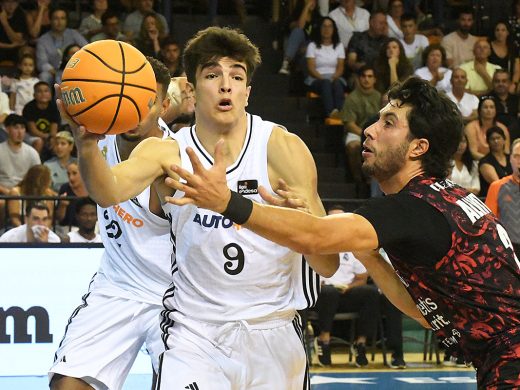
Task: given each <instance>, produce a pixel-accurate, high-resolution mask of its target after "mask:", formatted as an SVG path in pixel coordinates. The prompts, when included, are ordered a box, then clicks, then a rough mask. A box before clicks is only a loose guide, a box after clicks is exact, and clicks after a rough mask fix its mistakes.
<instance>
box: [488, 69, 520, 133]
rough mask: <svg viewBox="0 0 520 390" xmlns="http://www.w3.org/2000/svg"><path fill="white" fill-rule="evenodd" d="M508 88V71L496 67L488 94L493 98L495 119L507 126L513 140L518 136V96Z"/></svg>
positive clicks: (519, 106) (519, 103) (509, 80)
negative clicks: (491, 87)
mask: <svg viewBox="0 0 520 390" xmlns="http://www.w3.org/2000/svg"><path fill="white" fill-rule="evenodd" d="M510 90H511V75H510V73H509V72H508V71H507V70H505V69H497V70H496V71H495V74H494V75H493V90H492V91H491V93H490V94H489V95H490V96H492V97H494V98H495V104H496V110H497V121H498V122H500V123H503V124H504V126H506V127H507V129H508V130H509V135H510V137H511V140H514V139H516V138H519V137H520V123H519V118H518V114H519V108H520V98H519V96H518V95H516V94H513V93H511V92H509V91H510Z"/></svg>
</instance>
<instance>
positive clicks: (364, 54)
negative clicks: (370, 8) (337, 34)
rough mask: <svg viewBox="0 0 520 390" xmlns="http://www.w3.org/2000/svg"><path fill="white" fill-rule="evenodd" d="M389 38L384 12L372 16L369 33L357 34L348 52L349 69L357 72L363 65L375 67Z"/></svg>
mask: <svg viewBox="0 0 520 390" xmlns="http://www.w3.org/2000/svg"><path fill="white" fill-rule="evenodd" d="M387 36H388V24H387V22H386V15H385V14H384V13H383V12H379V11H376V12H373V13H372V14H371V15H370V19H369V27H368V30H367V31H363V32H360V33H358V32H355V33H354V35H353V36H352V38H351V39H350V42H349V45H348V50H347V64H348V67H349V68H350V69H351V70H353V71H357V70H358V69H359V68H361V67H362V66H363V65H369V66H374V64H375V61H376V59H377V56H378V55H379V50H380V48H381V46H382V45H383V43H384V42H385V40H386V38H387Z"/></svg>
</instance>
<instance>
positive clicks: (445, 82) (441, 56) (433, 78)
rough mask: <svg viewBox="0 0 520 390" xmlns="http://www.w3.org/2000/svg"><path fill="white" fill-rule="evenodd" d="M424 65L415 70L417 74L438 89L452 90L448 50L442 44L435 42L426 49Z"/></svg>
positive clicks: (443, 90) (445, 91)
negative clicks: (447, 59)
mask: <svg viewBox="0 0 520 390" xmlns="http://www.w3.org/2000/svg"><path fill="white" fill-rule="evenodd" d="M423 63H424V66H423V67H421V68H419V69H417V70H416V71H415V75H416V76H419V77H420V78H422V79H424V80H426V81H429V82H430V84H431V85H433V86H434V87H435V88H436V89H437V91H442V92H444V93H447V92H450V91H451V69H448V68H447V67H446V66H445V65H446V51H445V50H444V48H443V47H442V46H441V45H438V44H433V45H430V46H428V47H427V48H426V49H424V52H423Z"/></svg>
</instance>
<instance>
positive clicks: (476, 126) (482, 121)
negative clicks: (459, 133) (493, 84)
mask: <svg viewBox="0 0 520 390" xmlns="http://www.w3.org/2000/svg"><path fill="white" fill-rule="evenodd" d="M477 110H478V119H476V120H473V121H471V122H469V123H468V124H467V125H466V127H465V128H464V132H465V133H466V136H467V137H468V145H469V150H470V152H471V155H472V156H473V158H474V159H475V160H480V159H481V158H482V157H484V155H486V154H488V153H489V145H488V143H487V135H486V134H487V131H488V129H489V128H491V127H495V126H497V127H500V128H501V129H502V131H503V133H504V134H505V137H506V145H505V152H506V153H509V145H510V141H509V140H510V137H509V131H508V129H507V127H505V126H504V125H503V124H502V123H500V122H498V121H497V111H496V105H495V99H493V98H492V97H491V96H483V97H482V98H481V99H480V100H479V103H478V109H477Z"/></svg>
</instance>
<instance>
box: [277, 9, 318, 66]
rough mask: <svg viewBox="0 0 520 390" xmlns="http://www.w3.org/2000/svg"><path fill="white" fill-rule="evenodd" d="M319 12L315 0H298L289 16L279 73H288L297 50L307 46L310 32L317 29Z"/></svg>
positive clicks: (297, 52)
mask: <svg viewBox="0 0 520 390" xmlns="http://www.w3.org/2000/svg"><path fill="white" fill-rule="evenodd" d="M320 19H321V16H320V13H319V11H318V7H317V6H316V0H299V1H298V3H297V5H296V7H295V9H294V12H293V14H292V16H291V22H290V24H289V28H290V30H291V32H290V34H289V38H288V39H287V45H286V46H285V50H284V58H283V61H282V67H281V68H280V70H279V71H278V73H280V74H286V75H287V74H289V73H290V68H291V64H292V62H293V61H294V60H295V59H296V58H297V56H298V54H299V52H300V51H301V50H302V49H304V48H305V47H306V46H307V43H308V42H309V40H310V37H311V34H312V33H313V31H314V30H315V29H319V23H320Z"/></svg>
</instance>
